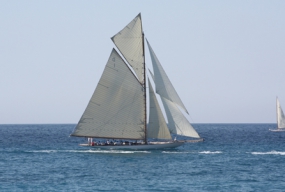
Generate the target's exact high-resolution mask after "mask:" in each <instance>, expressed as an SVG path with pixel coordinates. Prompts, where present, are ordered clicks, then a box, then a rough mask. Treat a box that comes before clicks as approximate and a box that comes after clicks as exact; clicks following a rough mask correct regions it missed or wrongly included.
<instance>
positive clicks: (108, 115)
mask: <svg viewBox="0 0 285 192" xmlns="http://www.w3.org/2000/svg"><path fill="white" fill-rule="evenodd" d="M143 92H144V91H143V88H142V85H141V84H140V82H139V81H138V80H137V78H136V77H135V76H134V74H133V73H132V72H131V70H130V69H129V68H128V66H127V65H126V63H125V62H124V61H123V59H122V58H121V57H120V55H119V54H118V53H117V51H116V50H115V49H113V51H112V53H111V55H110V57H109V60H108V62H107V64H106V67H105V69H104V72H103V74H102V76H101V79H100V81H99V83H98V85H97V87H96V89H95V91H94V93H93V95H92V97H91V99H90V101H89V103H88V106H87V108H86V109H85V112H84V113H83V115H82V117H81V119H80V120H79V122H78V124H77V126H76V128H75V130H74V132H73V133H72V134H71V136H79V137H80V136H81V137H96V138H121V139H144V137H145V132H144V126H143V125H144V113H145V112H144V105H143V103H144V102H143V100H144V93H143Z"/></svg>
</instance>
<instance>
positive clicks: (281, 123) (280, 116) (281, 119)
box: [276, 98, 285, 129]
mask: <svg viewBox="0 0 285 192" xmlns="http://www.w3.org/2000/svg"><path fill="white" fill-rule="evenodd" d="M276 105H277V124H278V129H281V128H285V116H284V113H283V110H282V108H281V105H280V103H279V100H278V98H277V99H276Z"/></svg>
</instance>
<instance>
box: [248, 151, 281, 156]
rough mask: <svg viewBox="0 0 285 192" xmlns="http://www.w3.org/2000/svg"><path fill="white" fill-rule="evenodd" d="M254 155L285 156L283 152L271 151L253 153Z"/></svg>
mask: <svg viewBox="0 0 285 192" xmlns="http://www.w3.org/2000/svg"><path fill="white" fill-rule="evenodd" d="M251 154H252V155H285V152H281V151H269V152H251Z"/></svg>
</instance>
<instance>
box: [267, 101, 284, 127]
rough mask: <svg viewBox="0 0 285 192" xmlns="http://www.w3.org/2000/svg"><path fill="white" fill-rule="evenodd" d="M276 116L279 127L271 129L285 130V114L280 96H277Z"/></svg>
mask: <svg viewBox="0 0 285 192" xmlns="http://www.w3.org/2000/svg"><path fill="white" fill-rule="evenodd" d="M276 116H277V129H269V130H270V131H273V132H280V131H285V116H284V113H283V110H282V108H281V105H280V102H279V100H278V97H276Z"/></svg>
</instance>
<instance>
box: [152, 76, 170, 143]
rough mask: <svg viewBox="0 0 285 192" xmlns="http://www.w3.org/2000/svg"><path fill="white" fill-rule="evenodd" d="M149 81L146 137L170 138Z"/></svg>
mask: <svg viewBox="0 0 285 192" xmlns="http://www.w3.org/2000/svg"><path fill="white" fill-rule="evenodd" d="M148 82H149V105H150V108H149V124H148V132H147V137H148V138H155V139H171V135H170V132H169V130H168V127H167V125H166V122H165V119H164V117H163V114H162V112H161V109H160V107H159V104H158V101H157V99H156V97H155V93H154V91H153V88H152V86H151V84H150V81H148Z"/></svg>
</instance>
